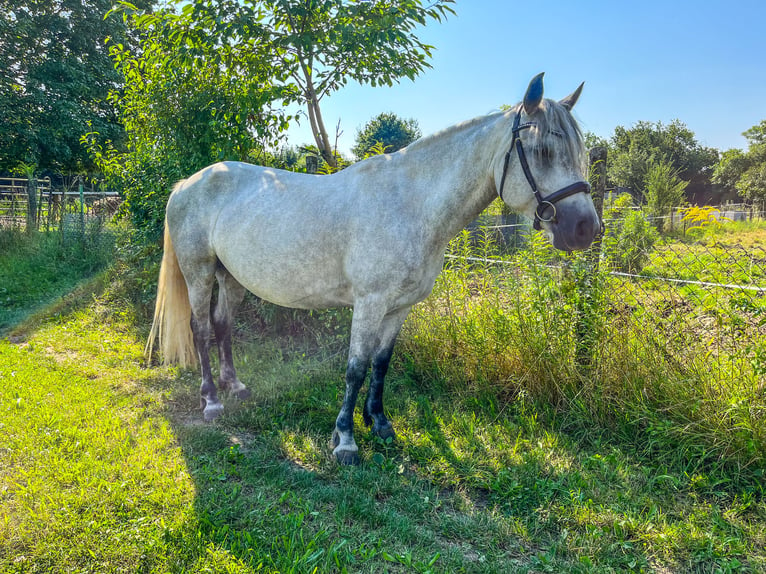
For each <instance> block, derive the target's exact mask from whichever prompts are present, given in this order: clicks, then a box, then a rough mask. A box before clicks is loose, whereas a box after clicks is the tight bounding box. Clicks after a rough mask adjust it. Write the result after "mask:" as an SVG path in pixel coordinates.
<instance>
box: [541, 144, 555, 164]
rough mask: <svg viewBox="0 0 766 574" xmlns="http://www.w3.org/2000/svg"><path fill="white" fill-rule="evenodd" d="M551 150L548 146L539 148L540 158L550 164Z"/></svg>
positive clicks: (551, 158)
mask: <svg viewBox="0 0 766 574" xmlns="http://www.w3.org/2000/svg"><path fill="white" fill-rule="evenodd" d="M553 155H554V154H553V148H552V147H548V146H543V147H542V148H540V157H542V158H543V160H544V161H547V162H550V161H553Z"/></svg>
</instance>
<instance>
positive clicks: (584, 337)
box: [415, 196, 766, 428]
mask: <svg viewBox="0 0 766 574" xmlns="http://www.w3.org/2000/svg"><path fill="white" fill-rule="evenodd" d="M625 203H626V201H625V200H620V198H618V197H609V196H607V198H606V200H605V201H604V207H603V209H604V212H603V214H604V220H605V222H606V229H605V233H604V234H603V237H602V238H601V239H600V240H599V241H597V242H596V244H594V247H593V248H591V250H590V251H588V252H585V253H580V254H561V253H560V252H556V251H555V250H554V249H553V248H552V247H551V246H550V245H549V244H548V243H547V241H546V240H545V239H544V237H543V236H542V235H541V234H540V233H535V232H533V231H532V229H531V226H530V225H529V224H528V223H524V222H523V221H498V220H490V221H486V220H485V221H480V222H478V223H477V224H476V225H474V226H472V228H471V229H470V230H468V231H467V232H466V233H465V234H464V235H463V236H461V237H459V238H458V239H457V240H456V241H455V242H453V244H452V246H451V249H450V251H449V252H448V254H447V264H446V270H445V271H446V276H447V279H446V280H442V279H440V280H439V282H438V283H437V289H436V290H435V294H436V295H435V296H436V300H435V302H432V303H431V304H430V307H429V308H428V310H427V313H430V314H432V315H433V314H436V315H438V314H439V313H441V312H442V311H441V308H442V307H444V306H447V307H448V308H449V309H450V312H451V313H454V315H455V317H456V318H453V319H451V320H450V321H451V325H452V326H451V327H450V328H454V329H457V330H460V335H459V337H461V338H463V339H464V340H465V339H467V338H471V337H478V333H479V332H481V331H482V330H484V329H490V330H493V332H492V334H491V335H487V338H488V339H489V338H492V337H494V338H501V337H517V338H518V337H525V338H526V339H527V341H526V343H528V342H529V341H531V340H534V341H536V343H535V345H536V346H534V348H530V349H526V352H528V353H527V355H526V356H527V360H529V357H530V356H534V357H536V359H535V360H537V359H540V364H542V363H544V362H545V361H547V362H548V364H547V365H543V366H542V367H541V368H542V370H546V371H547V374H548V375H550V376H551V378H552V379H556V380H557V381H558V382H553V383H551V384H554V385H557V384H560V385H564V384H567V383H566V382H565V381H567V380H577V381H578V382H577V384H578V385H587V384H604V383H605V382H606V383H608V385H607V386H608V388H609V389H610V390H609V392H613V393H619V392H633V393H638V394H644V395H646V396H647V397H649V398H651V399H652V400H656V401H658V402H659V403H662V402H663V401H662V397H661V396H659V395H661V394H662V393H663V392H668V391H667V385H665V383H664V382H663V381H665V380H667V381H671V380H672V381H673V385H675V386H676V387H682V386H687V388H686V389H685V390H684V391H683V392H688V393H689V394H688V396H687V397H686V398H685V399H683V401H686V402H688V405H689V406H688V408H689V409H690V413H691V410H693V409H694V408H699V407H698V406H697V407H695V406H694V405H699V404H702V403H704V404H706V405H708V407H710V408H711V409H712V410H715V409H718V410H719V411H720V412H721V413H729V414H728V415H724V414H721V416H722V417H723V416H731V415H730V411H731V408H733V407H732V405H731V404H723V403H721V404H719V403H720V401H723V402H724V403H725V402H726V401H730V400H731V397H735V396H736V397H739V399H738V400H741V401H745V402H743V403H742V408H743V409H745V410H747V407H746V405H745V403H746V402H747V401H748V399H747V397H751V398H753V397H760V394H764V393H766V214H765V213H764V212H763V211H761V210H759V209H754V208H752V206H731V205H729V206H719V207H715V208H704V209H703V208H694V209H689V208H684V209H674V210H673V211H672V214H673V215H672V219H671V216H670V215H667V216H662V217H656V216H651V215H650V214H649V213H648V212H646V211H645V210H643V209H641V208H635V207H631V208H629V209H628V208H624V207H625ZM670 221H672V225H671V224H670ZM450 274H452V275H450ZM460 274H462V276H463V277H467V279H464V280H462V281H463V282H462V284H461V285H462V286H461V287H459V288H456V287H455V286H454V285H453V286H447V285H446V283H447V282H449V281H450V280H451V279H450V277H453V278H454V277H455V276H457V275H460ZM487 282H489V283H491V285H492V289H489V290H485V289H483V288H482V285H484V284H486V283H487ZM440 289H441V291H440ZM460 290H462V291H463V293H458V291H460ZM493 290H495V291H498V292H500V293H501V294H500V295H495V294H493ZM488 298H494V302H493V303H492V304H490V305H488V304H487V303H486V299H488ZM481 299H484V301H480V300H481ZM479 308H482V309H483V313H485V314H486V315H487V316H490V317H494V318H493V319H491V321H493V322H494V325H489V324H487V323H486V322H484V323H482V322H481V321H475V322H474V323H473V324H469V323H470V321H469V319H467V317H469V316H472V313H473V312H474V310H476V309H479ZM416 315H417V311H416ZM502 316H504V317H506V318H505V319H501V317H502ZM430 320H431V319H426V318H425V317H422V318H419V317H416V319H415V322H416V323H417V321H430ZM461 321H462V322H463V324H462V325H459V323H460V322H461ZM501 324H502V325H503V327H502V328H500V327H498V325H501ZM429 329H430V330H433V331H435V332H436V331H438V329H435V328H434V326H433V325H429V326H428V329H420V330H417V334H418V336H419V337H420V338H421V340H422V338H423V337H427V336H428V335H427V331H428V330H429ZM498 329H499V330H498ZM441 336H442V337H443V338H445V337H446V338H447V339H449V336H448V335H441ZM456 339H457V336H456ZM477 340H478V339H477ZM526 343H525V344H526ZM437 344H438V343H437V342H436V341H435V342H434V346H436V345H437ZM442 344H445V345H446V346H449V345H452V344H453V343H452V342H449V343H444V342H442ZM454 344H455V345H457V344H458V343H457V342H455V343H454ZM482 344H484V343H482ZM509 344H510V343H506V344H505V345H506V346H503V347H502V349H503V351H502V352H499V353H496V354H494V355H493V354H492V353H493V351H492V350H491V348H490V347H491V345H488V344H484V347H483V349H484V351H482V352H484V353H487V357H486V359H485V360H484V361H483V360H482V359H481V357H477V358H475V359H471V360H473V362H474V363H475V365H481V368H482V369H492V368H494V369H495V371H496V372H494V373H492V374H491V376H490V375H489V374H487V375H488V378H493V377H494V378H496V379H498V378H499V379H503V378H506V379H509V380H510V379H514V380H522V381H524V384H530V381H532V380H533V379H540V378H541V377H542V378H544V376H545V373H540V372H537V373H533V372H532V368H530V366H529V365H522V366H521V367H519V368H513V369H510V370H506V371H503V370H502V369H501V368H498V367H497V365H498V364H502V363H504V362H508V361H509V360H510V359H508V357H509V356H511V355H513V353H509V352H507V350H508V348H509V347H508V345H509ZM465 352H466V351H465V350H464V349H463V350H461V353H465ZM514 352H515V351H514ZM480 354H481V353H478V355H480ZM457 355H458V353H457V352H455V353H453V354H452V356H449V357H443V359H447V360H453V361H455V360H458V361H462V360H463V359H462V358H457ZM553 362H557V365H558V364H561V365H563V367H562V368H559V367H558V366H557V367H555V368H554V367H553V366H551V364H552V363H553ZM538 366H539V365H538ZM517 367H518V366H517ZM556 369H558V370H556ZM554 371H555V372H554ZM459 376H467V377H468V378H470V377H473V376H481V375H477V374H476V373H473V372H472V373H469V374H468V375H466V374H465V373H461V374H460V375H459ZM627 379H632V380H633V382H630V383H629V382H628V381H627ZM647 381H655V382H656V383H657V384H650V383H647ZM633 384H635V386H632V385H633ZM618 388H621V390H619V391H618V390H616V389H618ZM658 389H665V390H664V391H661V390H658ZM556 392H558V391H556ZM577 392H578V391H577V390H574V391H573V393H574V395H577ZM603 392H606V391H603ZM673 392H676V391H675V390H674V391H673ZM554 394H555V393H554ZM652 395H653V396H652ZM726 397H728V398H726ZM743 397H744V399H743ZM683 401H682V402H683ZM756 403H757V404H763V401H762V400H761V399H760V398H759V399H758V400H757V401H756V400H753V401H752V403H751V405H752V404H756ZM737 408H739V407H737ZM756 411H757V412H756ZM762 411H763V409H761V408H760V407H758V408H757V409H756V408H755V407H752V406H751V407H750V410H748V411H747V413H746V414H745V415H743V416H746V417H750V418H751V419H753V420H755V419H757V420H758V421H760V423H759V425H760V427H761V428H762V427H763V424H762V423H763V422H766V412H762ZM738 416H739V415H738ZM689 417H690V420H691V418H693V416H692V414H689ZM751 422H752V420H751ZM749 426H753V425H749ZM756 426H757V425H756Z"/></svg>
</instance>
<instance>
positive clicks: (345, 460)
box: [335, 450, 359, 466]
mask: <svg viewBox="0 0 766 574" xmlns="http://www.w3.org/2000/svg"><path fill="white" fill-rule="evenodd" d="M335 458H336V459H338V464H340V465H341V466H357V465H358V464H359V454H358V453H357V452H354V451H351V450H339V451H336V452H335Z"/></svg>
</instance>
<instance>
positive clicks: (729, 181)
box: [713, 120, 766, 201]
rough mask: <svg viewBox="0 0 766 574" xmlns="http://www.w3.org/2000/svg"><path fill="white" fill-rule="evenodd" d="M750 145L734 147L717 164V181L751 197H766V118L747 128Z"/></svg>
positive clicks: (724, 186)
mask: <svg viewBox="0 0 766 574" xmlns="http://www.w3.org/2000/svg"><path fill="white" fill-rule="evenodd" d="M742 135H744V136H745V137H746V138H747V140H748V144H749V146H748V149H747V151H745V152H743V151H742V150H739V149H730V150H727V151H725V152H724V153H723V155H722V156H721V161H720V162H718V164H717V165H716V167H715V172H714V174H713V181H714V182H715V183H717V184H719V185H721V186H722V187H723V188H725V189H727V190H730V191H731V190H733V191H736V193H738V194H739V195H740V196H742V197H743V198H745V199H749V200H751V201H764V200H766V120H763V121H761V123H760V124H758V125H756V126H753V127H751V128H750V129H748V130H746V131H745V132H744V133H743V134H742Z"/></svg>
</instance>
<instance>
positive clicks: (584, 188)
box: [498, 111, 590, 230]
mask: <svg viewBox="0 0 766 574" xmlns="http://www.w3.org/2000/svg"><path fill="white" fill-rule="evenodd" d="M520 122H521V112H520V111H519V112H518V113H517V114H516V117H515V118H514V119H513V127H512V128H511V131H512V133H513V139H512V140H511V147H510V148H509V149H508V153H506V154H505V162H504V163H503V175H502V177H501V178H500V190H499V191H498V195H499V196H500V199H503V186H504V185H505V174H506V173H507V172H508V164H509V163H510V162H511V154H512V153H513V148H514V147H515V148H516V152H517V154H518V156H519V163H520V164H521V169H522V171H523V172H524V177H526V178H527V182H528V183H529V186H530V187H531V188H532V191H533V192H534V193H535V199H536V200H537V207H536V208H535V221H534V224H533V226H534V228H535V229H538V230H539V229H541V225H540V223H541V222H544V221H545V222H548V221H553V222H555V221H556V205H555V204H556V202H557V201H561V200H562V199H564V198H565V197H569V196H570V195H574V194H575V193H587V194H590V184H589V183H588V182H587V181H576V182H575V183H573V184H571V185H568V186H566V187H562V188H561V189H559V190H558V191H555V192H553V193H552V194H550V195H549V196H547V197H543V196H542V194H541V193H540V190H539V189H537V184H536V183H535V178H534V177H532V171H531V170H530V169H529V162H528V161H527V156H526V154H525V153H524V146H523V145H521V138H520V137H519V132H520V131H521V130H526V129H528V128H531V127H532V126H534V125H535V123H534V122H527V123H524V124H520ZM503 201H505V200H503ZM548 208H550V209H552V210H553V213H552V214H551V216H550V217H548V218H547V219H546V218H545V217H544V215H545V210H546V209H548Z"/></svg>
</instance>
